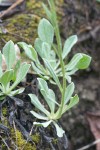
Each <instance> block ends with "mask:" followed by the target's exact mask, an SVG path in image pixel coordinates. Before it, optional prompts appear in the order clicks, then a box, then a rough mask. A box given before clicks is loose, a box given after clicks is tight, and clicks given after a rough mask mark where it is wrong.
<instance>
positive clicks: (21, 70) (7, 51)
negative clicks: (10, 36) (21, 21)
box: [0, 41, 30, 100]
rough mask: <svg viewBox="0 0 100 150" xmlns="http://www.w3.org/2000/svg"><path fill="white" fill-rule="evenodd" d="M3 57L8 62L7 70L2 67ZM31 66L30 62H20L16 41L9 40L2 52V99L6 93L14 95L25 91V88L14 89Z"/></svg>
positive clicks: (0, 95) (0, 64) (0, 66)
mask: <svg viewBox="0 0 100 150" xmlns="http://www.w3.org/2000/svg"><path fill="white" fill-rule="evenodd" d="M3 59H4V60H5V63H6V70H3V67H2V65H3ZM29 68H30V65H29V64H27V63H26V62H25V63H20V60H19V61H18V60H17V58H16V50H15V45H14V43H13V42H12V41H9V42H7V43H6V45H5V46H4V47H3V50H2V53H1V52H0V100H3V99H4V98H5V96H6V95H9V96H14V95H16V94H19V93H22V92H23V91H24V88H20V89H17V90H14V89H15V88H16V86H17V85H18V84H19V83H20V82H21V81H22V80H23V79H24V78H25V76H26V74H27V72H28V70H29Z"/></svg>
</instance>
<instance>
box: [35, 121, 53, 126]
mask: <svg viewBox="0 0 100 150" xmlns="http://www.w3.org/2000/svg"><path fill="white" fill-rule="evenodd" d="M51 122H52V120H50V121H46V122H43V123H40V122H34V123H33V124H34V125H38V126H43V127H44V128H47V127H48V126H49V124H50V123H51Z"/></svg>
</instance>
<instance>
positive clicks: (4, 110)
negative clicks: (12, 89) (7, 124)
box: [2, 107, 7, 117]
mask: <svg viewBox="0 0 100 150" xmlns="http://www.w3.org/2000/svg"><path fill="white" fill-rule="evenodd" d="M2 114H3V116H4V117H6V116H7V108H6V107H3V109H2Z"/></svg>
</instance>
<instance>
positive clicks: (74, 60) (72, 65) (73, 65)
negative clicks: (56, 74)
mask: <svg viewBox="0 0 100 150" xmlns="http://www.w3.org/2000/svg"><path fill="white" fill-rule="evenodd" d="M82 57H83V56H82V54H81V53H77V54H75V55H74V56H73V58H72V59H71V61H70V62H69V63H68V64H67V65H66V71H70V70H73V69H75V68H77V67H76V66H77V64H78V62H79V61H80V60H81V58H82Z"/></svg>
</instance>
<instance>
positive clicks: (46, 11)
mask: <svg viewBox="0 0 100 150" xmlns="http://www.w3.org/2000/svg"><path fill="white" fill-rule="evenodd" d="M42 5H43V8H44V10H45V13H46V15H47V17H48V18H49V20H51V12H50V10H49V9H48V7H47V6H46V5H45V4H42Z"/></svg>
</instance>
